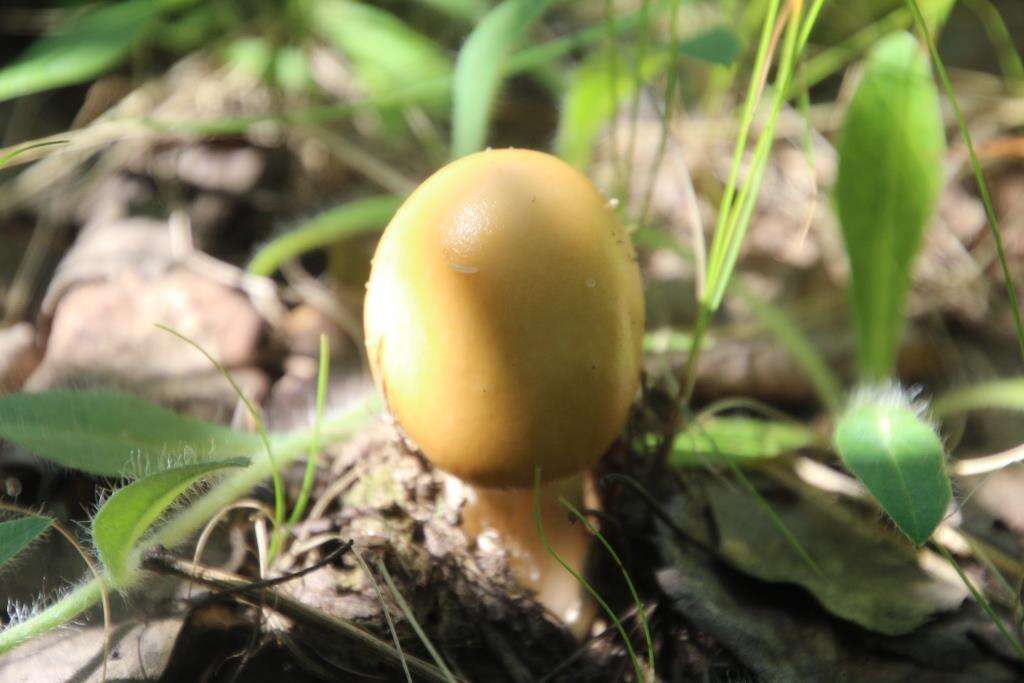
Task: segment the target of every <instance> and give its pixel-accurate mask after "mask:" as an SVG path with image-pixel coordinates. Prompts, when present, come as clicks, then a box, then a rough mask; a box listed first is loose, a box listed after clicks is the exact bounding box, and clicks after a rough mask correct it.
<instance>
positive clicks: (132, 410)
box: [0, 391, 260, 476]
mask: <svg viewBox="0 0 1024 683" xmlns="http://www.w3.org/2000/svg"><path fill="white" fill-rule="evenodd" d="M0 438H4V439H8V440H10V441H13V442H15V443H17V444H19V445H21V446H24V447H25V448H27V449H28V450H30V451H32V452H33V453H35V454H36V455H38V456H40V457H42V458H45V459H47V460H50V461H52V462H55V463H57V464H59V465H63V466H64V467H71V468H73V469H77V470H82V471H85V472H90V473H92V474H99V475H109V476H117V475H122V474H125V473H126V471H128V470H132V469H142V470H144V471H147V470H152V469H159V468H162V467H163V466H165V465H166V463H167V462H168V461H173V460H175V459H180V457H181V456H183V455H184V456H188V457H193V458H198V459H206V460H209V459H212V458H224V457H231V456H235V455H244V454H247V453H255V452H257V451H258V450H259V449H260V441H259V438H258V437H257V436H256V435H254V434H245V433H243V432H236V431H233V430H231V429H228V428H226V427H222V426H220V425H215V424H211V423H209V422H203V421H202V420H197V419H195V418H191V417H185V416H183V415H178V414H177V413H174V412H171V411H170V410H165V409H164V408H159V407H157V406H154V405H152V404H149V403H146V402H145V401H142V400H140V399H137V398H135V397H132V396H125V395H122V394H115V393H109V392H102V391H47V392H42V393H38V394H11V395H9V396H4V397H2V398H0Z"/></svg>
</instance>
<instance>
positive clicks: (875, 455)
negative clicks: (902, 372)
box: [835, 397, 952, 545]
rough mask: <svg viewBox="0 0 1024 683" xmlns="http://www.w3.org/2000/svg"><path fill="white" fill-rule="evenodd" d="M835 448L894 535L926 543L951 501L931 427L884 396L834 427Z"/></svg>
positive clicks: (938, 443)
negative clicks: (883, 513)
mask: <svg viewBox="0 0 1024 683" xmlns="http://www.w3.org/2000/svg"><path fill="white" fill-rule="evenodd" d="M835 445H836V450H837V451H838V452H839V455H840V457H841V458H842V459H843V463H844V464H845V465H846V467H847V468H848V469H849V470H850V471H851V472H853V474H855V475H856V476H857V478H858V479H860V480H861V481H862V482H863V483H864V486H866V487H867V489H868V491H870V492H871V495H873V496H874V497H875V499H876V500H878V502H879V503H880V504H881V506H882V509H884V510H885V511H886V513H887V514H888V515H889V516H890V517H891V518H892V520H893V521H894V522H895V523H896V526H897V527H898V528H899V530H900V531H902V532H903V534H904V535H906V536H907V538H909V539H910V540H911V541H913V542H914V543H916V544H918V545H921V544H922V543H924V542H925V541H927V540H928V539H929V537H931V535H932V532H933V531H934V530H935V527H936V526H938V524H939V522H941V521H942V518H943V516H944V515H945V514H946V507H947V506H948V505H949V501H950V498H951V497H952V490H951V486H950V482H949V476H948V475H947V474H946V467H945V463H946V454H945V449H944V448H943V446H942V441H941V440H940V439H939V437H938V435H936V433H935V430H934V429H933V428H932V426H931V425H930V424H928V423H927V422H925V421H924V420H922V419H921V418H920V417H918V416H917V414H916V413H915V412H914V411H913V410H911V409H910V408H909V407H907V406H903V405H898V404H897V403H895V402H894V401H892V400H888V399H886V398H884V397H882V398H877V399H869V400H866V401H858V402H855V404H854V405H853V407H851V408H850V409H849V410H847V411H846V413H845V414H844V415H843V417H842V418H841V419H840V420H839V423H838V424H837V425H836V432H835Z"/></svg>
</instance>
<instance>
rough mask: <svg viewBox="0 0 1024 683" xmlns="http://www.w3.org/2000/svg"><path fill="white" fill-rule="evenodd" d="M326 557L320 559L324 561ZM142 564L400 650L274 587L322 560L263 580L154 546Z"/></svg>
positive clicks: (418, 668)
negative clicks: (200, 563)
mask: <svg viewBox="0 0 1024 683" xmlns="http://www.w3.org/2000/svg"><path fill="white" fill-rule="evenodd" d="M344 551H345V547H344V546H343V547H342V549H339V550H338V551H335V552H336V553H340V552H344ZM335 557H337V555H333V556H330V555H329V556H328V557H325V558H324V560H327V561H333V559H334V558H335ZM328 558H330V559H328ZM324 560H321V562H323V561H324ZM143 566H144V567H145V568H146V569H148V570H150V571H153V572H156V573H158V574H166V575H170V576H178V577H181V578H185V579H189V580H191V581H194V582H196V583H199V584H201V585H204V586H207V587H208V588H212V589H214V590H217V591H220V592H221V594H231V595H238V596H240V597H241V598H243V599H245V600H246V601H247V602H249V603H251V604H254V605H257V606H262V607H266V608H267V609H270V610H273V611H274V612H277V613H278V614H280V615H282V616H284V617H287V618H288V619H291V620H292V621H294V622H295V623H296V624H298V625H301V626H305V627H307V628H309V629H311V630H314V631H319V632H324V631H326V632H328V633H330V634H331V636H332V638H343V639H346V640H349V641H354V642H355V643H357V644H359V645H361V646H363V647H365V648H366V649H368V650H370V651H371V652H373V653H374V654H376V655H378V656H380V657H382V658H385V659H398V653H397V651H396V650H395V649H394V647H392V646H391V645H390V644H388V643H387V642H385V641H383V640H381V639H379V638H377V637H376V636H374V635H372V634H371V633H368V632H366V631H364V630H362V629H360V628H359V627H358V626H356V625H355V624H352V623H350V622H348V621H345V620H344V619H340V618H338V617H334V616H332V615H329V614H325V613H323V612H320V611H318V610H316V609H314V608H312V607H310V606H309V605H306V604H305V603H303V602H301V601H300V600H296V599H295V598H292V597H291V596H289V595H286V594H284V593H281V592H279V591H276V590H273V589H272V588H273V587H274V586H276V585H278V584H281V583H285V582H287V581H290V580H293V579H295V578H297V577H300V576H303V575H304V574H307V573H309V572H310V571H313V569H315V568H319V566H322V565H321V563H320V562H318V563H317V564H316V565H311V567H307V568H305V569H303V570H300V571H299V572H296V573H295V574H290V575H288V576H282V577H278V578H276V579H269V580H267V581H260V582H252V581H250V580H248V579H246V578H244V577H242V576H238V575H237V574H232V573H230V572H224V571H220V570H216V569H212V568H209V567H203V566H199V565H195V564H192V563H191V562H188V561H186V560H182V559H180V558H178V557H176V556H174V555H173V554H172V553H169V552H166V551H161V550H154V551H152V552H151V553H150V554H148V555H147V556H146V558H145V559H144V560H143ZM405 657H406V661H407V662H408V663H409V667H410V668H411V669H412V670H414V671H415V672H416V673H417V674H419V675H420V676H422V677H423V678H424V679H426V680H430V681H437V682H439V683H441V682H445V681H447V680H448V679H447V678H446V677H445V676H444V675H442V674H441V672H440V671H439V670H438V669H437V668H436V667H435V666H434V665H432V664H430V663H429V662H426V661H424V660H422V659H419V658H418V657H414V656H412V655H405Z"/></svg>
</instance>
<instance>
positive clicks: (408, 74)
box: [309, 0, 452, 104]
mask: <svg viewBox="0 0 1024 683" xmlns="http://www.w3.org/2000/svg"><path fill="white" fill-rule="evenodd" d="M309 7H310V17H309V21H310V26H311V27H312V28H313V30H315V31H317V32H319V33H320V34H322V35H323V36H324V37H325V38H327V40H329V41H330V42H331V43H333V44H334V45H335V47H337V48H338V50H339V51H340V52H341V53H342V54H344V55H345V56H346V57H348V58H349V59H350V60H351V61H352V64H353V66H354V67H355V71H356V74H357V75H358V77H359V80H360V81H361V82H362V84H363V85H364V86H365V87H366V88H367V89H368V90H369V91H370V93H371V94H374V95H382V94H386V93H389V92H392V91H394V90H395V89H398V88H402V87H408V86H409V85H412V84H416V83H422V82H425V81H430V80H432V79H436V78H443V77H445V76H448V75H449V74H450V73H451V68H452V67H451V62H450V60H449V59H448V56H447V55H446V54H445V53H444V51H443V50H442V49H441V47H440V46H439V45H438V44H437V43H435V42H434V41H433V40H431V39H430V38H427V37H426V36H424V35H423V34H422V33H419V32H418V31H416V30H414V29H412V28H410V27H409V25H408V24H406V23H405V22H403V21H402V20H401V19H399V18H398V17H396V16H395V15H393V14H391V13H390V12H388V11H387V10H384V9H381V8H379V7H376V6H374V5H371V4H369V3H364V2H353V1H352V0H317V1H316V2H313V3H310V5H309ZM433 99H434V104H437V103H438V101H437V99H436V98H433Z"/></svg>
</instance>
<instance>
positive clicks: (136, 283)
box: [26, 270, 266, 417]
mask: <svg viewBox="0 0 1024 683" xmlns="http://www.w3.org/2000/svg"><path fill="white" fill-rule="evenodd" d="M158 323H159V324H162V325H166V326H168V327H170V328H172V329H174V330H177V331H178V332H180V333H181V334H183V335H185V336H187V337H188V338H189V339H191V340H193V341H194V342H196V343H197V344H199V345H200V346H201V347H202V348H204V349H205V350H206V351H207V352H209V353H210V354H211V355H212V356H213V357H214V358H216V359H218V361H219V362H220V363H222V364H223V365H224V366H225V367H226V368H228V369H229V370H231V371H232V374H233V375H235V378H236V380H237V381H238V382H239V384H240V385H242V387H243V390H244V391H246V393H247V394H248V395H249V397H250V398H252V399H255V400H259V398H260V396H262V394H263V393H265V391H266V378H265V377H264V376H263V373H262V372H260V371H258V370H255V369H253V368H251V367H247V366H251V365H252V364H253V363H254V362H255V361H256V353H257V349H258V345H259V342H260V337H261V321H260V318H259V316H258V315H257V313H256V311H255V310H254V309H253V308H252V306H251V305H250V304H249V302H248V301H247V300H246V299H245V297H243V296H242V295H241V294H239V293H236V292H234V291H232V290H231V289H229V288H227V287H224V286H222V285H219V284H216V283H213V282H210V281H208V280H205V279H203V278H201V277H200V276H198V275H195V274H193V273H190V272H187V271H184V270H172V271H168V272H165V273H163V274H160V275H157V276H155V277H150V278H147V277H145V276H144V275H142V274H141V273H139V272H135V271H132V270H125V271H122V272H120V273H119V274H118V275H116V276H115V277H113V278H112V279H110V280H109V281H105V282H91V283H88V284H82V285H79V286H77V287H74V288H73V289H71V290H70V291H69V292H68V293H67V294H65V295H64V296H63V297H62V298H60V300H59V302H58V303H57V305H56V308H55V311H54V316H53V321H52V327H51V330H50V337H49V341H48V344H47V348H46V354H45V356H44V358H43V361H42V364H41V365H40V366H39V368H38V369H37V370H36V371H35V372H34V373H33V374H32V376H31V377H30V378H29V380H28V382H27V383H26V387H27V388H28V389H29V390H32V391H39V390H43V389H49V388H54V387H68V386H70V387H81V386H83V385H86V386H92V385H100V386H108V387H109V386H113V387H122V388H131V389H135V390H136V391H137V392H138V393H142V394H144V395H146V396H148V397H151V398H153V399H155V400H157V401H160V402H164V403H171V404H174V405H183V406H184V407H185V409H187V410H188V411H189V412H192V413H198V414H200V415H202V416H204V417H218V416H220V417H222V416H223V413H224V411H225V409H226V408H228V407H231V406H234V405H235V402H236V398H235V395H234V393H233V391H232V389H231V387H230V385H229V384H228V383H227V382H226V381H225V380H224V378H223V377H221V376H220V374H219V372H218V371H217V370H216V369H215V368H214V367H213V366H212V364H211V363H210V361H209V360H208V359H206V358H204V357H203V355H202V354H201V353H199V352H198V351H197V350H196V349H194V348H192V347H191V346H190V345H188V344H186V343H185V342H184V341H182V340H181V339H178V338H176V337H175V336H174V335H172V334H169V333H168V332H166V331H164V330H161V329H159V328H157V327H156V325H157V324H158ZM195 403H198V404H200V405H193V404H195ZM202 404H205V406H203V405H202ZM218 414H219V415H218Z"/></svg>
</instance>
